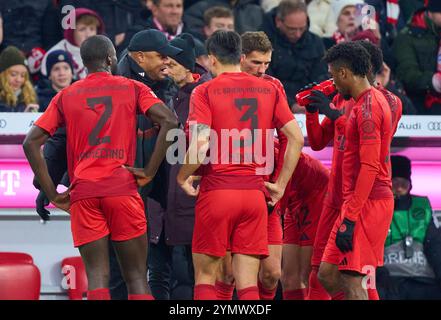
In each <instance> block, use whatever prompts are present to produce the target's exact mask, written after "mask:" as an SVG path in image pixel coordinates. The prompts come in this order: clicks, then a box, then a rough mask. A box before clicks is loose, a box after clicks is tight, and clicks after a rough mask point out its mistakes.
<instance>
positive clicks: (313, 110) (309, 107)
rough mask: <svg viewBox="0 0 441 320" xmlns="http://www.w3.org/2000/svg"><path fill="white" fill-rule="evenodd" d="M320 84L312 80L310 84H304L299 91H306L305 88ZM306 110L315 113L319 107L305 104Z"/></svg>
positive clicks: (308, 88)
mask: <svg viewBox="0 0 441 320" xmlns="http://www.w3.org/2000/svg"><path fill="white" fill-rule="evenodd" d="M316 85H318V83H317V82H311V83H309V84H307V85H306V86H304V87H303V88H302V89H300V90H299V92H302V91H305V90H310V89H311V88H312V87H314V86H316ZM305 109H306V111H308V112H309V113H315V112H317V110H318V109H317V107H313V106H311V105H306V106H305Z"/></svg>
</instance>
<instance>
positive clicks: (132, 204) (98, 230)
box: [70, 194, 147, 247]
mask: <svg viewBox="0 0 441 320" xmlns="http://www.w3.org/2000/svg"><path fill="white" fill-rule="evenodd" d="M70 221H71V229H72V236H73V241H74V246H75V247H79V246H82V245H84V244H87V243H90V242H93V241H96V240H98V239H101V238H103V237H105V236H107V235H109V234H110V239H112V240H113V241H126V240H130V239H133V238H136V237H139V236H141V235H142V234H144V233H146V231H147V220H146V218H145V212H144V203H143V202H142V199H141V197H140V196H139V195H138V194H137V195H136V196H119V197H100V198H89V199H83V200H78V201H75V202H74V203H72V205H71V209H70Z"/></svg>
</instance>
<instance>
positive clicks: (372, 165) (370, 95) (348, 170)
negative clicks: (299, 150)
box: [319, 42, 394, 300]
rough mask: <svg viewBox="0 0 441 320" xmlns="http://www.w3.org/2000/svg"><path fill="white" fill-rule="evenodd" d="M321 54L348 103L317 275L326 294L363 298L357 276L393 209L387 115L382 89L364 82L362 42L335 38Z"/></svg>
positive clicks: (369, 261) (375, 262)
mask: <svg viewBox="0 0 441 320" xmlns="http://www.w3.org/2000/svg"><path fill="white" fill-rule="evenodd" d="M325 60H326V62H327V63H328V64H329V66H330V72H331V74H332V76H333V78H334V83H335V86H336V88H337V90H338V91H339V92H340V93H341V94H342V95H347V96H349V95H350V96H351V97H352V98H353V99H354V106H353V108H352V111H351V113H350V116H349V118H348V120H347V123H346V129H345V137H346V149H345V151H344V155H343V163H342V174H343V175H342V190H343V200H344V202H343V205H342V208H341V213H340V216H339V217H338V218H337V221H336V222H335V224H334V227H333V229H332V231H331V234H330V238H329V241H328V243H327V246H326V248H325V252H324V254H323V258H322V264H321V266H320V270H319V279H320V281H321V283H322V284H323V286H324V287H325V288H326V290H327V291H328V292H329V293H330V294H334V293H336V292H338V291H339V290H341V289H343V292H344V295H345V298H346V299H350V300H352V299H367V298H368V295H367V291H366V289H365V288H364V287H363V281H362V280H363V277H364V276H365V275H366V274H369V273H370V272H372V271H374V270H375V268H376V267H377V266H381V265H382V264H383V251H384V241H385V239H386V236H387V232H388V229H389V225H390V222H391V219H392V214H393V195H392V182H391V175H390V170H391V167H390V161H389V152H390V143H391V140H392V136H393V129H394V128H393V122H392V115H391V110H390V107H389V105H388V102H387V100H386V99H385V97H384V95H383V94H382V93H381V92H380V91H378V90H377V89H375V88H373V87H372V86H371V84H370V82H369V79H368V77H367V76H368V73H369V71H370V69H371V64H370V56H369V53H368V52H367V51H366V49H365V48H363V46H361V45H360V44H358V43H354V42H345V43H341V44H338V45H336V46H334V47H332V48H331V49H330V50H329V51H328V52H327V54H326V56H325ZM335 268H338V271H339V273H338V276H339V277H338V278H337V281H335V280H336V279H330V277H329V275H327V273H329V272H332V270H335ZM330 270H331V271H330ZM330 280H331V281H330ZM336 283H337V284H336Z"/></svg>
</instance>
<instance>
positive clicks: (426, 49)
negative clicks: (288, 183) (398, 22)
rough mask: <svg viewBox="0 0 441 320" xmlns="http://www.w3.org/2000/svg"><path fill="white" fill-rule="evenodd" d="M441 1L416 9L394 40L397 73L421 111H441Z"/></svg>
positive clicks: (422, 112) (433, 0)
mask: <svg viewBox="0 0 441 320" xmlns="http://www.w3.org/2000/svg"><path fill="white" fill-rule="evenodd" d="M440 31H441V1H439V0H429V3H428V7H427V9H421V10H418V11H417V12H415V14H414V15H413V17H412V19H411V20H410V21H409V23H408V25H407V27H406V28H404V29H403V30H401V32H400V33H399V35H398V36H397V38H396V39H395V42H394V47H393V49H394V55H395V58H396V62H397V68H396V74H397V77H398V79H400V80H401V81H402V82H403V84H404V88H405V89H406V91H407V93H408V95H409V97H410V98H411V100H412V101H413V103H414V105H415V107H416V108H417V110H418V112H419V113H420V114H441V46H440Z"/></svg>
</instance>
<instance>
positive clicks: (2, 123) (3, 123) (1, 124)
mask: <svg viewBox="0 0 441 320" xmlns="http://www.w3.org/2000/svg"><path fill="white" fill-rule="evenodd" d="M7 124H8V123H7V122H6V120H5V119H0V129H4V128H6V125H7Z"/></svg>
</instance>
